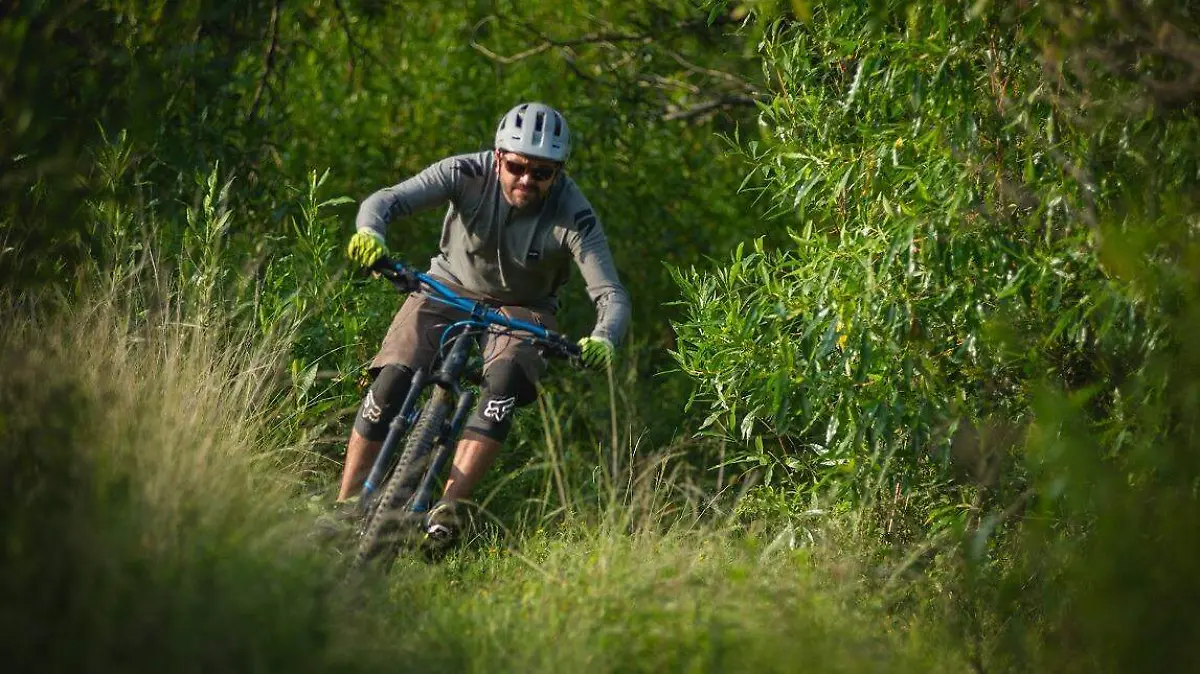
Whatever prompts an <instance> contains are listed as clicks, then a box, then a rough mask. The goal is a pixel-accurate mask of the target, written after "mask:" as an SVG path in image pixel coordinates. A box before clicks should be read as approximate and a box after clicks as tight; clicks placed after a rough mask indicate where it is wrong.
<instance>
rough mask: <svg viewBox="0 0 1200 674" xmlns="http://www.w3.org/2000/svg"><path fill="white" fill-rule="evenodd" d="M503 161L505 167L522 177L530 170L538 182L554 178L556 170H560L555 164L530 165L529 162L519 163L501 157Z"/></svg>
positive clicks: (530, 173)
mask: <svg viewBox="0 0 1200 674" xmlns="http://www.w3.org/2000/svg"><path fill="white" fill-rule="evenodd" d="M501 161H502V162H504V168H505V169H507V170H508V172H509V173H511V174H513V175H514V176H516V177H518V178H520V177H521V176H523V175H525V173H526V172H528V173H529V175H530V176H531V177H532V178H533V179H534V180H536V181H538V182H544V181H546V180H549V179H551V178H553V177H554V172H555V171H557V170H558V168H557V167H554V166H530V165H529V164H517V163H514V162H513V161H511V160H509V159H501Z"/></svg>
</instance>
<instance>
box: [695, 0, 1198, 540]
mask: <svg viewBox="0 0 1200 674" xmlns="http://www.w3.org/2000/svg"><path fill="white" fill-rule="evenodd" d="M977 7H986V3H981V4H980V5H978V6H977ZM1104 21H1108V22H1109V23H1110V24H1111V23H1114V22H1116V20H1115V19H1114V18H1113V17H1112V16H1107V15H1103V14H1099V13H1098V14H1097V15H1096V16H1093V17H1084V18H1082V19H1080V18H1078V17H1077V16H1076V15H1074V14H1072V13H1070V12H1067V11H1066V10H1065V9H1063V8H1062V7H1060V6H1058V5H1056V4H1055V3H1048V4H1045V5H1041V6H1033V7H1026V8H1023V9H1018V8H994V9H991V8H989V9H984V10H983V11H982V13H981V14H980V13H970V12H967V11H966V10H965V9H964V8H962V7H955V6H953V5H938V6H930V5H925V4H919V3H908V2H898V1H897V2H881V3H870V5H869V6H868V5H865V4H863V3H859V4H850V5H840V4H839V5H834V4H832V3H813V7H812V8H811V17H810V18H809V19H808V20H807V21H797V20H792V19H788V18H786V17H785V18H781V19H777V20H775V21H773V22H771V23H770V24H769V27H768V28H766V29H764V32H763V38H762V42H761V50H762V52H763V54H764V56H765V59H764V69H765V72H766V73H767V75H768V77H767V79H768V80H769V81H772V82H775V83H776V85H777V89H776V92H775V94H776V95H775V97H774V99H773V100H772V101H771V102H770V103H769V104H765V105H763V106H762V108H761V114H760V127H761V130H762V134H761V138H752V137H749V136H746V137H734V138H733V139H732V140H733V141H734V142H736V143H737V148H739V150H740V151H741V152H742V154H743V156H744V157H745V159H746V160H747V162H748V163H749V165H750V167H751V168H750V170H751V176H750V177H749V178H748V180H750V179H753V181H754V182H753V183H751V184H754V185H757V186H758V187H756V188H755V189H759V190H761V191H762V193H763V195H764V198H766V199H768V200H769V202H770V203H771V205H772V208H773V209H774V211H775V212H776V213H778V214H779V215H780V218H781V219H782V220H783V223H784V225H786V226H787V228H788V232H789V237H790V239H791V241H790V243H789V244H788V245H784V246H780V247H778V248H775V249H772V248H771V247H766V246H763V245H761V244H758V245H755V246H754V247H753V249H752V250H750V251H747V250H746V249H745V248H739V250H738V252H737V254H736V255H735V256H734V257H733V259H732V260H731V262H730V263H729V264H728V265H727V266H725V267H724V268H719V269H716V270H712V271H707V270H698V269H696V268H689V269H677V270H676V272H675V278H676V282H677V283H678V284H679V286H680V287H681V289H682V290H683V294H684V304H685V306H686V309H687V311H688V316H687V318H686V320H683V321H681V322H680V323H679V324H678V325H677V326H676V327H677V330H678V332H679V348H678V350H677V351H676V358H677V360H678V362H679V364H680V365H681V367H682V368H683V369H684V371H686V372H688V373H690V374H691V375H692V376H693V377H695V378H696V380H697V383H698V385H699V390H698V393H697V397H698V398H699V399H701V400H702V401H703V402H704V403H705V404H706V405H707V408H708V410H709V412H710V414H709V417H708V422H709V425H710V426H711V427H712V428H713V429H714V430H715V431H716V432H718V433H720V434H723V435H727V436H734V437H737V438H740V439H742V440H743V441H747V442H749V443H750V444H749V446H748V447H749V448H748V449H747V450H745V452H744V454H743V455H742V456H741V457H740V458H741V460H743V461H748V462H750V463H752V464H763V465H772V464H775V465H779V468H780V469H782V470H789V471H791V472H793V473H798V474H799V475H800V476H801V477H802V479H801V483H802V484H804V485H806V486H813V487H822V486H824V485H827V484H835V485H837V486H838V487H839V488H840V489H847V490H850V491H851V492H853V493H855V494H857V496H858V498H859V499H860V500H861V499H863V498H866V499H873V498H876V497H879V496H880V495H881V494H883V493H886V494H888V496H889V497H890V496H891V494H892V493H893V492H894V493H895V494H897V495H899V494H901V493H910V491H911V487H912V486H914V485H917V484H937V483H939V482H941V481H942V480H944V479H945V477H946V476H947V473H946V471H944V470H942V469H943V468H944V467H945V466H946V465H947V464H951V465H955V466H956V468H957V469H958V471H959V473H960V476H963V475H965V476H966V477H969V478H970V479H969V481H970V482H973V483H976V484H983V485H989V486H990V485H996V484H997V481H996V477H997V471H998V470H999V469H1000V468H1001V466H1002V465H1003V464H1004V463H1005V462H1004V461H1002V457H1003V455H1004V454H1006V453H1007V450H1008V449H1010V448H1011V447H1013V446H1014V445H1016V444H1018V443H1019V441H1020V439H1021V437H1022V436H1023V434H1024V431H1023V430H1022V429H1023V428H1024V427H1026V426H1027V425H1028V424H1029V423H1030V420H1031V418H1032V417H1031V413H1032V406H1031V402H1032V398H1031V392H1032V390H1034V389H1035V388H1037V387H1038V386H1040V385H1042V383H1043V382H1047V383H1050V384H1051V385H1053V386H1056V387H1061V388H1063V389H1065V390H1069V391H1084V390H1086V391H1088V392H1089V394H1090V395H1089V401H1090V402H1089V407H1088V411H1089V413H1090V418H1091V419H1093V420H1094V421H1095V422H1096V423H1104V422H1105V420H1107V419H1109V418H1110V415H1111V414H1113V413H1114V411H1115V410H1116V409H1117V408H1119V407H1120V405H1121V404H1122V400H1124V398H1123V397H1122V396H1123V391H1122V386H1123V384H1124V383H1125V382H1127V381H1129V380H1130V378H1131V377H1135V376H1137V375H1139V374H1140V373H1141V371H1142V368H1143V366H1144V364H1145V363H1146V362H1147V358H1148V355H1149V354H1151V353H1153V352H1155V351H1158V350H1161V349H1169V348H1171V347H1170V346H1169V345H1168V342H1167V341H1166V340H1164V339H1163V318H1162V315H1161V314H1160V313H1159V311H1158V310H1159V306H1160V305H1159V304H1158V301H1159V299H1160V298H1157V297H1151V296H1150V294H1149V293H1150V292H1151V291H1149V290H1148V288H1149V286H1147V285H1146V284H1144V283H1139V282H1138V280H1137V279H1136V278H1134V276H1131V275H1130V274H1129V273H1128V272H1129V271H1131V270H1133V269H1138V268H1142V266H1143V265H1152V266H1151V267H1150V268H1151V269H1155V268H1157V269H1160V270H1162V269H1163V267H1162V265H1163V264H1164V262H1168V263H1169V261H1168V260H1165V259H1164V254H1165V253H1166V250H1165V248H1164V246H1163V243H1164V242H1165V241H1172V240H1177V239H1178V238H1179V237H1180V236H1183V237H1184V238H1188V237H1190V234H1186V233H1185V232H1186V229H1187V228H1186V226H1182V227H1181V224H1180V222H1179V220H1178V219H1177V218H1178V217H1179V213H1178V212H1177V211H1175V210H1174V209H1171V208H1168V207H1167V206H1168V205H1169V204H1171V203H1176V202H1177V201H1178V195H1180V194H1181V193H1187V192H1189V191H1191V190H1194V189H1195V183H1196V173H1195V162H1196V160H1195V157H1196V150H1197V147H1196V143H1197V138H1200V134H1198V133H1197V130H1198V129H1197V124H1196V120H1195V118H1194V116H1191V115H1186V114H1176V113H1174V112H1173V111H1172V110H1171V109H1169V108H1167V107H1165V106H1155V105H1154V104H1153V102H1150V103H1148V104H1146V105H1143V106H1141V107H1136V108H1135V106H1133V105H1124V104H1123V103H1121V101H1129V100H1145V98H1146V97H1145V96H1144V94H1143V93H1142V89H1141V87H1142V86H1143V85H1142V82H1141V81H1139V80H1138V79H1137V78H1136V77H1133V76H1128V77H1126V76H1122V74H1120V73H1117V74H1113V73H1111V72H1105V71H1103V70H1102V69H1101V68H1100V67H1099V66H1097V65H1096V64H1095V60H1093V61H1089V60H1088V59H1089V56H1088V55H1089V54H1090V53H1091V52H1089V51H1087V49H1088V48H1089V46H1090V45H1087V44H1084V43H1083V42H1084V40H1085V39H1086V38H1078V39H1077V40H1076V41H1075V42H1070V39H1071V38H1070V36H1072V35H1076V36H1080V35H1082V36H1089V35H1097V34H1099V35H1103V33H1102V32H1101V29H1100V28H1099V26H1100V25H1101V24H1103V22H1104ZM1192 25H1193V26H1194V23H1193V24H1192ZM1113 27H1115V26H1113ZM1085 29H1086V30H1085ZM1192 35H1194V33H1193V34H1192ZM1152 60H1153V59H1152V58H1151V57H1150V56H1146V57H1144V58H1143V59H1142V60H1141V61H1138V63H1139V64H1141V65H1140V66H1139V67H1143V66H1144V72H1145V77H1146V78H1149V77H1151V76H1154V75H1162V74H1163V72H1165V71H1169V70H1170V68H1171V67H1173V66H1172V65H1171V64H1170V63H1167V64H1166V65H1163V66H1161V67H1160V68H1159V69H1158V70H1155V66H1154V65H1153V63H1151V64H1150V65H1145V64H1144V63H1143V62H1145V61H1152ZM1168 60H1169V59H1168ZM1072 68H1073V69H1074V70H1072V71H1071V73H1073V74H1075V77H1074V78H1071V77H1069V76H1068V74H1067V73H1066V72H1064V71H1066V70H1067V69H1072ZM1077 73H1086V77H1085V76H1084V75H1079V74H1077ZM1164 76H1165V75H1164ZM1139 97H1140V98H1139ZM1097 101H1100V102H1108V103H1107V104H1100V103H1097ZM1184 212H1185V213H1190V211H1187V210H1186V209H1185V210H1184ZM1147 232H1154V234H1153V235H1148V234H1147ZM1166 257H1168V258H1169V257H1171V255H1170V254H1167V255H1166ZM1166 273H1170V272H1166ZM1119 436H1120V433H1119V432H1117V431H1114V433H1113V436H1112V439H1113V441H1114V442H1115V445H1114V449H1117V448H1119V445H1120V442H1121V440H1120V437H1119ZM1008 478H1009V479H1006V480H1003V481H1000V482H999V484H998V486H1000V487H1002V490H1001V492H1002V494H1004V493H1006V494H1007V496H1003V495H1002V496H1001V498H1004V499H1011V498H1012V497H1013V496H1014V495H1015V494H1016V493H1018V492H1019V491H1020V490H1021V489H1022V488H1023V487H1022V481H1021V479H1019V476H1016V475H1009V476H1008ZM948 498H950V500H949V501H944V502H943V503H944V505H948V506H950V507H951V508H953V509H954V510H955V511H957V512H960V513H964V514H965V513H966V512H968V511H970V510H971V508H968V507H965V506H968V505H969V504H970V502H967V503H963V504H961V506H962V507H960V505H959V504H956V503H955V499H956V498H973V497H972V496H971V495H970V494H964V495H963V496H961V497H948ZM922 517H924V516H922ZM936 521H937V522H940V523H942V524H946V523H951V522H961V521H962V519H961V517H951V518H945V517H938V518H936Z"/></svg>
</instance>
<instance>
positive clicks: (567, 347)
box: [371, 257, 581, 362]
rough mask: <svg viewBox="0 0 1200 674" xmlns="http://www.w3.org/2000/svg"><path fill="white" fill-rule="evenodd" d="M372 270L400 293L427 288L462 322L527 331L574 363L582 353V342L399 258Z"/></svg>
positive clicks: (553, 352)
mask: <svg viewBox="0 0 1200 674" xmlns="http://www.w3.org/2000/svg"><path fill="white" fill-rule="evenodd" d="M371 271H373V272H376V273H378V274H379V275H380V276H382V277H384V278H386V279H387V280H389V281H391V282H392V284H393V285H395V286H396V288H397V289H398V290H400V291H401V292H406V293H408V292H415V291H417V290H424V291H426V294H427V295H428V296H429V299H431V300H433V301H435V302H441V303H443V304H448V305H450V306H452V307H454V308H455V309H458V310H460V311H462V312H463V313H465V314H467V315H468V316H470V318H469V319H468V320H466V321H461V323H467V324H476V325H479V326H481V327H492V326H500V327H502V328H506V329H508V330H516V331H520V332H525V333H528V334H529V335H530V336H531V337H530V338H529V339H530V341H532V342H535V343H536V344H538V345H539V346H543V347H545V348H546V349H547V350H548V351H549V352H550V354H551V355H554V356H557V357H559V358H565V359H568V360H571V361H575V362H577V361H578V360H579V357H580V354H581V349H580V348H579V345H578V344H576V343H575V342H572V341H571V340H570V339H569V338H567V336H566V335H563V334H562V333H558V332H554V331H553V330H547V329H546V328H544V327H542V326H540V325H537V324H534V323H529V322H527V321H522V320H517V319H515V318H509V317H508V316H505V315H504V314H502V313H500V312H499V311H496V310H495V309H493V308H492V307H490V306H488V305H487V304H485V303H484V302H479V301H476V300H472V299H469V298H466V297H463V296H462V295H459V294H458V293H456V292H454V291H453V290H451V289H450V288H447V287H446V286H445V285H444V284H442V283H440V282H439V281H438V280H437V279H435V278H433V277H432V276H430V275H428V274H425V273H423V272H419V271H417V270H416V269H414V268H412V267H410V266H408V265H406V264H404V263H403V262H400V261H399V260H393V259H391V258H388V257H381V258H379V259H378V260H376V262H375V264H373V265H371Z"/></svg>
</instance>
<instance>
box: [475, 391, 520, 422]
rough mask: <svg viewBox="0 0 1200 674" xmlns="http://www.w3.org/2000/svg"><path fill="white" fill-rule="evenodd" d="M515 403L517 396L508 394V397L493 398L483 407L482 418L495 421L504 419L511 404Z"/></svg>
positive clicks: (509, 410)
mask: <svg viewBox="0 0 1200 674" xmlns="http://www.w3.org/2000/svg"><path fill="white" fill-rule="evenodd" d="M516 404H517V397H516V396H510V397H508V398H493V399H492V400H489V401H488V403H487V406H486V407H484V408H483V418H484V419H491V420H492V421H495V422H496V423H500V422H501V421H504V418H505V417H507V416H508V413H509V412H511V411H512V408H513V405H516Z"/></svg>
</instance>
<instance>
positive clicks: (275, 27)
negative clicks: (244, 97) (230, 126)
mask: <svg viewBox="0 0 1200 674" xmlns="http://www.w3.org/2000/svg"><path fill="white" fill-rule="evenodd" d="M281 4H283V0H275V4H274V5H273V6H272V7H271V22H270V25H269V26H268V27H267V32H268V33H269V34H270V40H268V41H267V53H266V55H265V56H264V57H263V61H264V62H265V65H264V67H263V74H262V77H260V78H259V79H258V86H257V87H256V88H255V90H254V100H253V101H252V102H251V103H250V112H249V113H248V114H247V115H246V121H247V122H253V121H254V120H255V119H256V118H257V117H258V109H259V105H260V104H261V103H262V99H263V92H265V91H266V89H267V80H269V79H270V78H271V71H272V70H273V69H274V68H275V52H276V50H277V49H278V48H279V6H280V5H281Z"/></svg>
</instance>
